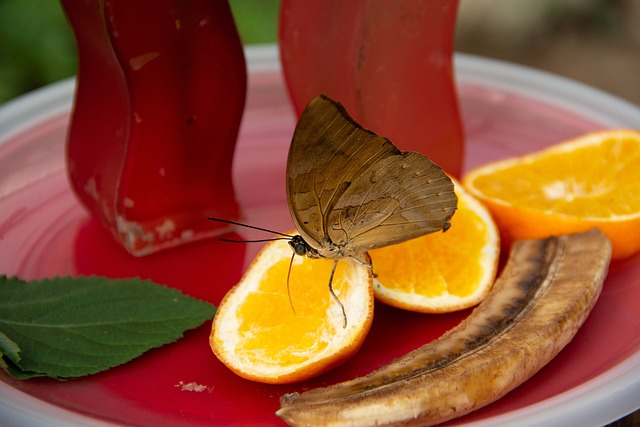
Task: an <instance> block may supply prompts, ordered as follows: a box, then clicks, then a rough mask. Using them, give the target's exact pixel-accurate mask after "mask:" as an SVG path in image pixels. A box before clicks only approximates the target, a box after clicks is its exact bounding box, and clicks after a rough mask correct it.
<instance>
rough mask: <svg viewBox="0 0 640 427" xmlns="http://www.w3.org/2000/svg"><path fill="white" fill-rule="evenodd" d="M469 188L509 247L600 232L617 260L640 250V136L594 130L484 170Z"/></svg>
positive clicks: (468, 183) (467, 180)
mask: <svg viewBox="0 0 640 427" xmlns="http://www.w3.org/2000/svg"><path fill="white" fill-rule="evenodd" d="M463 183H464V186H465V187H466V188H467V190H468V191H469V192H471V194H473V195H474V196H475V197H477V198H478V199H480V200H481V201H482V202H483V203H485V204H486V205H487V206H488V208H489V209H490V211H491V213H492V214H493V217H494V219H495V220H496V223H497V224H498V227H499V228H500V232H501V235H502V237H503V239H504V240H505V242H506V243H510V242H512V241H514V240H517V239H531V238H543V237H548V236H553V235H559V234H568V233H574V232H580V231H585V230H589V229H591V228H594V227H597V228H599V229H600V230H601V231H602V232H603V233H604V234H606V235H607V236H608V237H609V239H611V242H612V245H613V253H612V256H613V258H624V257H627V256H629V255H632V254H634V253H636V252H638V251H639V250H640V132H638V131H634V130H609V131H602V132H594V133H590V134H587V135H584V136H582V137H579V138H576V139H573V140H570V141H567V142H564V143H561V144H558V145H555V146H553V147H550V148H548V149H546V150H543V151H540V152H537V153H533V154H529V155H526V156H522V157H517V158H512V159H507V160H503V161H498V162H495V163H490V164H487V165H484V166H481V167H479V168H477V169H475V170H473V171H471V172H469V174H467V176H466V177H465V178H464V181H463Z"/></svg>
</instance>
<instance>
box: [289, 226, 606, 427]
mask: <svg viewBox="0 0 640 427" xmlns="http://www.w3.org/2000/svg"><path fill="white" fill-rule="evenodd" d="M610 256H611V244H610V242H609V240H608V239H607V237H605V236H604V235H603V234H602V233H601V232H599V231H597V230H592V231H589V232H585V233H579V234H573V235H565V236H559V237H553V238H549V239H544V240H523V241H519V242H516V243H514V245H513V248H512V250H511V253H510V255H509V260H508V262H507V265H506V266H505V269H504V271H503V273H502V274H501V276H500V278H499V279H498V280H497V281H496V283H495V285H494V287H493V289H492V291H491V293H490V294H489V295H488V296H487V297H486V298H485V300H484V301H483V302H482V303H481V304H480V305H479V306H478V307H477V308H476V309H475V310H474V311H473V312H472V313H471V315H469V317H468V318H467V319H465V320H464V321H463V322H461V323H460V324H459V325H458V326H456V327H455V328H453V329H451V330H450V331H448V332H446V333H445V334H444V335H443V336H442V337H440V338H439V339H437V340H434V341H432V342H430V343H428V344H426V345H424V346H422V347H420V348H418V349H416V350H414V351H412V352H410V353H408V354H406V355H404V356H402V357H400V358H398V359H396V360H394V361H392V362H391V363H389V364H388V365H385V366H383V367H381V368H379V369H378V370H376V371H373V372H371V373H370V374H368V375H365V376H363V377H360V378H356V379H354V380H351V381H346V382H343V383H339V384H335V385H332V386H329V387H325V388H318V389H313V390H309V391H307V392H304V393H292V394H287V395H284V396H282V398H281V400H280V403H281V409H280V410H279V411H278V412H277V415H278V416H279V417H281V418H282V419H283V420H285V421H286V422H287V423H289V424H291V425H301V426H302V425H332V426H366V425H420V426H425V425H433V424H438V423H441V422H444V421H447V420H450V419H453V418H456V417H459V416H462V415H465V414H467V413H469V412H471V411H474V410H476V409H479V408H481V407H483V406H486V405H488V404H490V403H491V402H494V401H495V400H497V399H499V398H500V397H502V396H504V395H505V394H507V393H508V392H509V391H511V390H513V389H514V388H516V387H517V386H519V385H520V384H522V383H523V382H525V381H526V380H527V379H529V378H530V377H531V376H532V375H534V374H535V373H536V372H537V371H538V370H540V369H541V368H542V367H543V366H544V365H546V364H547V363H548V362H549V361H550V360H551V359H553V357H555V355H556V354H558V352H560V350H562V348H563V347H564V346H565V345H566V344H568V343H569V341H571V339H572V338H573V336H574V335H575V334H576V332H577V331H578V329H579V328H580V326H581V325H582V324H583V323H584V321H585V320H586V318H587V316H588V315H589V312H590V311H591V309H592V308H593V306H594V304H595V302H596V300H597V299H598V296H599V295H600V291H601V289H602V283H603V282H604V279H605V277H606V274H607V270H608V267H609V260H610Z"/></svg>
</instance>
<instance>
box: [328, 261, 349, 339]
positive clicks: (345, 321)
mask: <svg viewBox="0 0 640 427" xmlns="http://www.w3.org/2000/svg"><path fill="white" fill-rule="evenodd" d="M337 266H338V260H335V261H334V262H333V267H331V275H330V276H329V292H331V296H332V297H333V299H334V300H335V301H336V302H337V303H338V305H339V306H340V308H341V309H342V317H343V319H344V323H343V325H342V327H343V328H346V327H347V312H346V311H345V310H344V305H343V304H342V303H341V302H340V300H339V299H338V296H337V295H336V293H335V292H333V286H332V283H333V275H334V274H335V272H336V267H337Z"/></svg>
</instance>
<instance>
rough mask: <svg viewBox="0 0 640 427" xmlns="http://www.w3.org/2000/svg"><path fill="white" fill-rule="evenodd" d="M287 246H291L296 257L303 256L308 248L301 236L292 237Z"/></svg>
mask: <svg viewBox="0 0 640 427" xmlns="http://www.w3.org/2000/svg"><path fill="white" fill-rule="evenodd" d="M289 246H291V248H292V249H293V251H294V252H295V253H296V255H299V256H305V255H306V254H307V251H308V248H309V246H308V245H307V242H305V241H304V239H303V238H302V237H301V236H293V238H292V239H291V240H290V241H289Z"/></svg>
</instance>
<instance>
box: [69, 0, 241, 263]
mask: <svg viewBox="0 0 640 427" xmlns="http://www.w3.org/2000/svg"><path fill="white" fill-rule="evenodd" d="M61 4H62V6H63V8H64V10H65V13H66V15H67V17H68V20H69V22H70V24H71V26H72V28H73V31H74V34H75V38H76V42H77V47H78V59H79V67H78V78H77V88H76V96H75V105H74V109H73V116H72V119H71V123H70V128H69V132H68V145H67V166H68V170H69V176H70V180H71V183H72V187H73V190H74V192H75V193H76V195H77V196H78V197H79V199H80V200H81V201H82V203H83V204H84V205H85V206H86V207H87V208H88V210H89V211H90V212H91V214H92V215H93V216H95V217H96V218H97V219H99V221H100V222H101V223H102V224H103V225H104V226H106V227H107V228H108V229H109V230H110V231H111V232H112V234H113V235H114V236H115V237H116V239H117V240H118V241H119V242H120V243H121V244H122V246H124V247H125V248H126V249H127V250H128V251H129V252H131V253H133V254H135V255H143V254H146V253H149V252H154V251H156V250H158V249H160V248H163V247H166V246H173V245H177V244H180V243H182V242H185V241H190V240H194V239H197V238H201V237H205V236H208V235H211V234H217V233H219V232H220V231H221V230H220V228H221V225H220V224H215V223H212V222H211V221H207V220H206V216H207V215H214V216H219V217H224V218H227V219H231V218H235V217H237V216H238V212H239V210H238V204H237V202H236V199H235V193H234V189H233V185H232V180H231V165H232V159H233V153H234V147H235V142H236V138H237V134H238V129H239V126H240V120H241V117H242V113H243V109H244V103H245V94H246V66H245V60H244V54H243V49H242V44H241V42H240V39H239V36H238V34H237V31H236V28H235V24H234V21H233V17H232V15H231V11H230V8H229V5H228V3H227V1H226V0H190V1H188V2H184V1H179V0H115V1H109V0H61Z"/></svg>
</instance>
